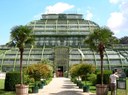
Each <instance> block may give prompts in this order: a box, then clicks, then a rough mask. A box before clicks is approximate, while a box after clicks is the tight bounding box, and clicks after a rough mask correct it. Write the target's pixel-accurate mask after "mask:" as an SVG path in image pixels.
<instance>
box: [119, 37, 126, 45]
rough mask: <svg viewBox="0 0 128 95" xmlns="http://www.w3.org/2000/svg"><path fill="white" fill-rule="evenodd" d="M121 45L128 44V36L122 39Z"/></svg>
mask: <svg viewBox="0 0 128 95" xmlns="http://www.w3.org/2000/svg"><path fill="white" fill-rule="evenodd" d="M120 43H121V44H128V36H124V37H122V38H120Z"/></svg>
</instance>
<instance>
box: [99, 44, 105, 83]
mask: <svg viewBox="0 0 128 95" xmlns="http://www.w3.org/2000/svg"><path fill="white" fill-rule="evenodd" d="M99 52H100V59H101V84H102V85H103V76H104V73H103V57H104V44H103V43H100V44H99Z"/></svg>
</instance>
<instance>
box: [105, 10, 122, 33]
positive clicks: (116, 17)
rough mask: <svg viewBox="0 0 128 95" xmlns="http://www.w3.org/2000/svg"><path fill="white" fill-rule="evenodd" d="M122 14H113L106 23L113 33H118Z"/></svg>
mask: <svg viewBox="0 0 128 95" xmlns="http://www.w3.org/2000/svg"><path fill="white" fill-rule="evenodd" d="M123 19H124V17H123V14H122V13H120V12H113V13H111V14H110V18H109V19H108V21H107V26H108V27H110V28H111V29H112V30H114V31H115V33H117V32H119V31H118V30H119V28H120V26H121V25H122V24H123Z"/></svg>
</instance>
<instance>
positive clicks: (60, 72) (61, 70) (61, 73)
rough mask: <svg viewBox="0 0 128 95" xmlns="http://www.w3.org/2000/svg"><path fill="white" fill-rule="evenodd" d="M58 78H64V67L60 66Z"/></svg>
mask: <svg viewBox="0 0 128 95" xmlns="http://www.w3.org/2000/svg"><path fill="white" fill-rule="evenodd" d="M57 77H63V66H58V69H57Z"/></svg>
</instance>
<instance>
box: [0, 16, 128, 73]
mask: <svg viewBox="0 0 128 95" xmlns="http://www.w3.org/2000/svg"><path fill="white" fill-rule="evenodd" d="M27 26H29V27H32V29H33V33H32V35H34V37H35V47H33V48H25V51H24V53H23V66H28V65H30V64H35V63H37V62H39V61H41V60H43V59H49V60H50V61H51V62H52V63H53V64H54V69H55V71H56V72H58V70H59V71H60V69H61V70H62V72H66V71H68V68H69V66H70V65H72V64H76V63H80V62H85V63H90V64H94V65H95V66H96V67H97V68H100V56H99V54H98V53H97V52H94V51H92V50H90V49H89V48H88V47H87V45H86V43H84V39H85V38H86V36H88V35H89V34H90V33H92V32H93V30H94V29H95V28H97V27H99V25H98V24H96V23H95V22H93V21H90V20H85V19H83V16H82V14H43V15H42V18H41V19H39V20H34V21H31V22H30V23H28V24H27ZM19 57H20V56H19V52H18V49H17V48H8V47H0V67H1V69H2V70H3V71H9V70H14V69H17V68H19ZM127 66H128V45H115V46H114V47H113V48H112V49H106V50H105V55H104V68H105V69H113V68H119V67H121V68H125V67H127Z"/></svg>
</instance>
